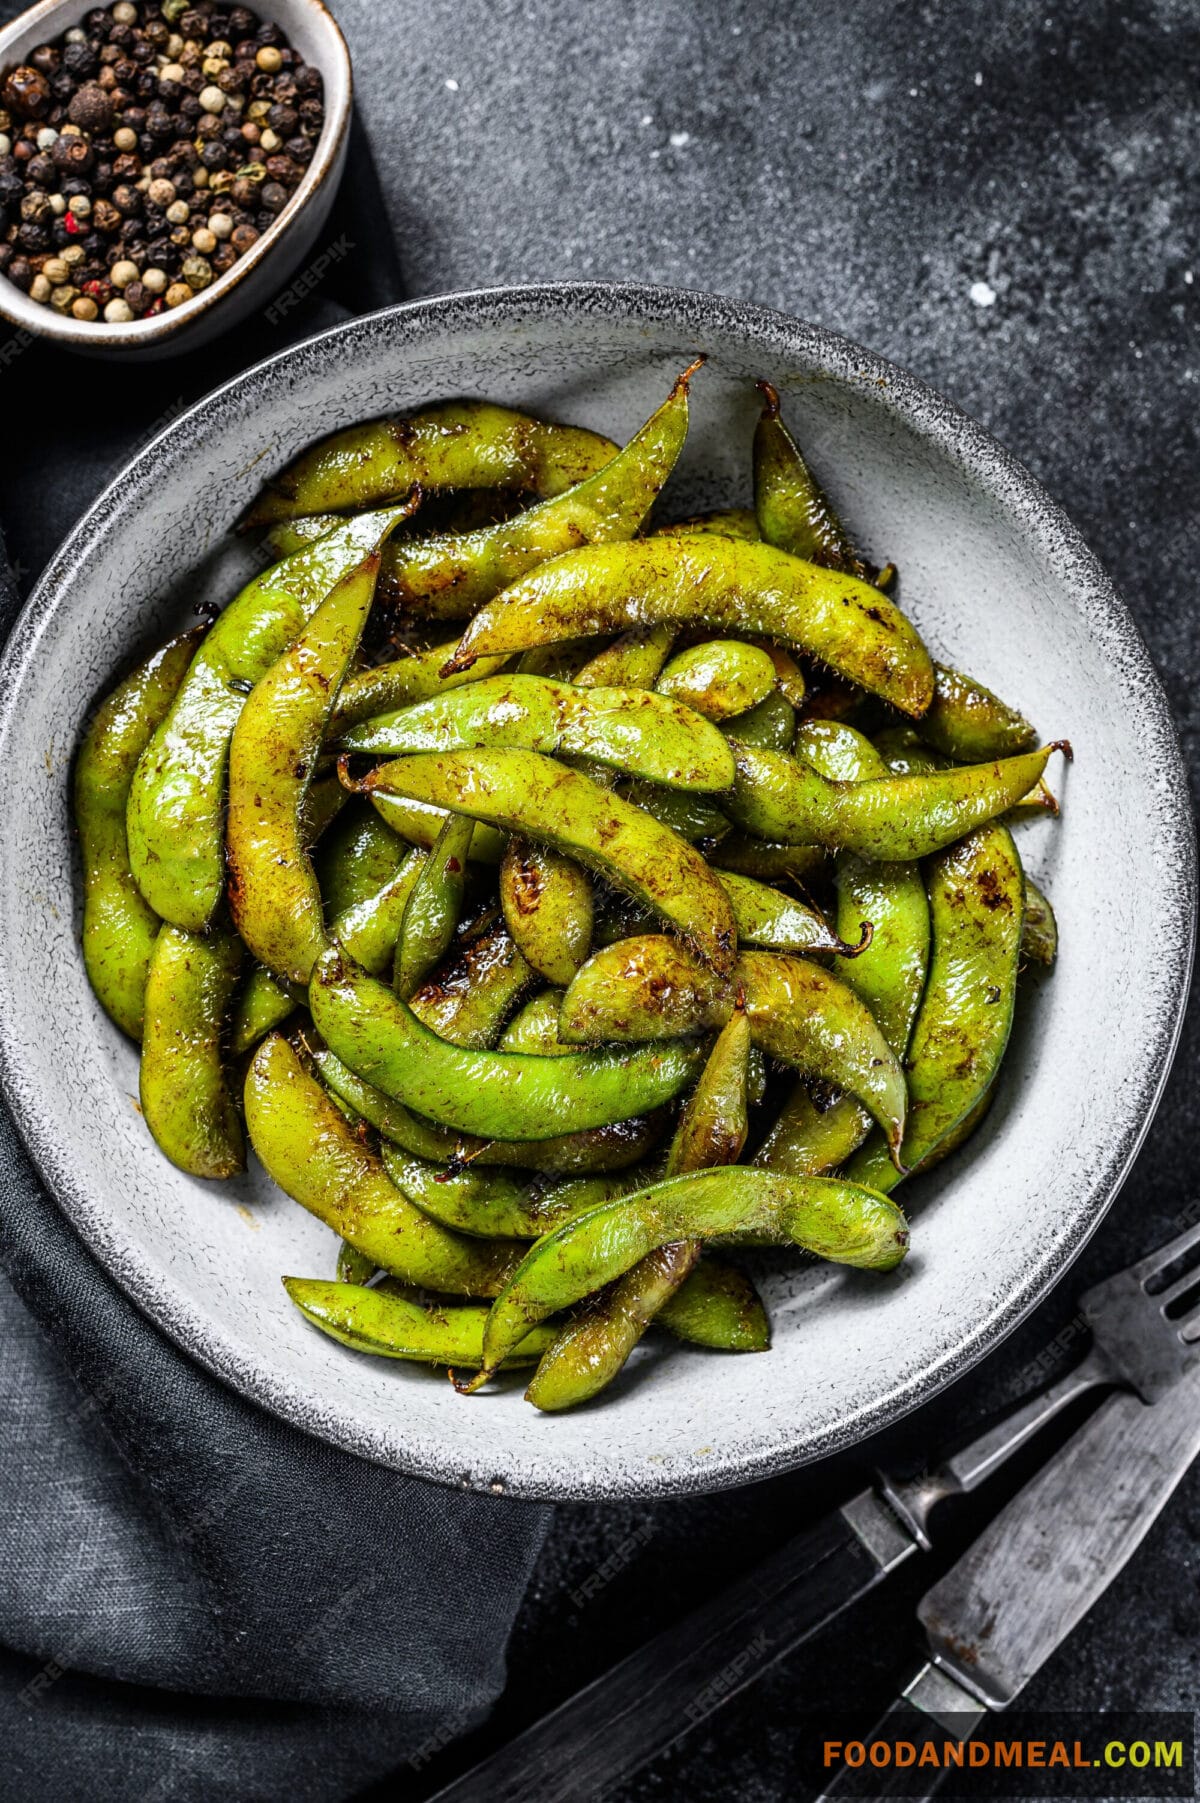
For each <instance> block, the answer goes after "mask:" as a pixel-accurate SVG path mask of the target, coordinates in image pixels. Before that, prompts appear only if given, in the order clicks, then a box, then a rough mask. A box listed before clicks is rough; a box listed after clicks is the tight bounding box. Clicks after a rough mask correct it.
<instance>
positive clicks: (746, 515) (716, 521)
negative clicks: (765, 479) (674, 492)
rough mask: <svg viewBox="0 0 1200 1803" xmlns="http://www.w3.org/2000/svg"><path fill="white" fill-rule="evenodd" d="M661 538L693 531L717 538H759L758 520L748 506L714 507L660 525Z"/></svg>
mask: <svg viewBox="0 0 1200 1803" xmlns="http://www.w3.org/2000/svg"><path fill="white" fill-rule="evenodd" d="M658 530H659V533H660V535H661V536H662V537H663V538H680V537H683V536H688V535H691V534H693V533H697V532H699V533H701V534H703V533H716V535H717V537H718V538H746V539H756V538H761V537H762V534H761V533H760V532H759V530H758V521H757V520H756V519H755V517H754V512H753V509H751V508H749V507H715V508H712V509H711V510H710V511H709V512H708V513H694V514H692V515H691V516H690V517H689V518H688V519H685V520H673V521H672V522H671V524H670V525H669V526H660V527H659V529H658Z"/></svg>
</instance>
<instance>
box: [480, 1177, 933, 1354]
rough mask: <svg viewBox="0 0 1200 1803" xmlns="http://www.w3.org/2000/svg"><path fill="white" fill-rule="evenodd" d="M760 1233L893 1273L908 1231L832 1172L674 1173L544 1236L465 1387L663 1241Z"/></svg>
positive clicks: (502, 1299)
mask: <svg viewBox="0 0 1200 1803" xmlns="http://www.w3.org/2000/svg"><path fill="white" fill-rule="evenodd" d="M739 1237H753V1238H754V1239H755V1240H759V1241H762V1240H767V1241H770V1242H772V1243H778V1244H780V1245H786V1244H789V1243H790V1244H792V1245H797V1246H802V1247H804V1248H805V1249H806V1250H808V1251H810V1252H815V1253H816V1254H817V1255H818V1256H819V1257H822V1258H828V1259H832V1260H835V1261H836V1262H838V1263H842V1264H849V1265H855V1266H857V1267H859V1268H860V1269H868V1270H879V1271H888V1270H891V1269H892V1268H893V1267H894V1266H895V1265H897V1264H898V1263H899V1262H900V1260H901V1259H902V1258H903V1257H904V1254H905V1252H906V1250H907V1248H908V1229H907V1227H906V1225H905V1222H904V1216H903V1215H902V1214H901V1213H900V1211H899V1209H897V1208H896V1206H895V1204H894V1203H892V1202H890V1201H888V1200H887V1198H886V1197H884V1196H881V1195H876V1194H874V1193H873V1192H872V1191H870V1190H868V1189H863V1188H861V1187H858V1186H856V1185H854V1184H850V1183H838V1182H834V1181H833V1180H831V1179H829V1178H823V1177H813V1178H795V1177H778V1176H776V1175H774V1173H772V1172H770V1171H755V1170H750V1169H748V1168H746V1167H744V1166H735V1167H734V1168H732V1169H730V1170H721V1171H701V1172H698V1173H694V1174H691V1175H688V1176H683V1177H672V1178H670V1179H668V1180H667V1181H666V1182H664V1183H658V1184H655V1185H653V1186H652V1187H651V1188H650V1189H646V1190H642V1191H640V1192H638V1193H637V1194H635V1195H633V1196H626V1197H623V1198H621V1199H620V1200H619V1201H615V1202H609V1203H605V1204H603V1205H602V1206H601V1207H599V1208H593V1209H591V1210H589V1212H588V1213H587V1214H585V1215H580V1216H578V1217H577V1218H576V1219H575V1220H574V1221H568V1222H567V1223H566V1225H565V1226H563V1227H560V1228H558V1229H557V1230H556V1231H555V1232H554V1233H550V1234H547V1235H546V1236H545V1237H544V1238H543V1239H540V1240H538V1241H537V1242H536V1244H535V1245H534V1246H533V1247H531V1249H530V1250H529V1252H528V1253H526V1255H525V1257H524V1259H523V1260H522V1261H521V1264H520V1266H519V1267H518V1269H517V1271H516V1272H515V1273H514V1275H513V1277H512V1279H511V1280H510V1282H509V1283H508V1284H507V1285H506V1287H505V1288H504V1290H503V1291H502V1292H501V1294H500V1295H499V1296H498V1297H497V1298H496V1301H495V1303H494V1304H493V1306H492V1310H491V1313H490V1314H489V1317H488V1323H487V1327H486V1329H485V1332H484V1362H483V1365H482V1367H481V1369H480V1371H479V1374H478V1376H477V1377H475V1378H474V1379H472V1380H471V1382H470V1383H469V1384H466V1385H463V1386H462V1388H464V1389H466V1390H474V1389H477V1388H478V1387H479V1385H480V1384H481V1383H484V1382H486V1380H487V1378H488V1377H489V1376H490V1375H491V1373H492V1372H493V1371H494V1370H496V1369H497V1367H498V1366H499V1364H500V1363H501V1361H502V1360H503V1359H504V1358H505V1357H506V1356H507V1355H508V1353H509V1351H510V1350H511V1348H512V1347H513V1346H514V1345H519V1344H520V1342H521V1340H522V1339H524V1337H525V1335H526V1334H527V1333H528V1332H529V1330H530V1329H531V1328H532V1327H534V1326H536V1325H537V1323H538V1322H540V1321H544V1320H545V1319H546V1318H547V1316H549V1315H552V1314H555V1313H557V1312H558V1310H560V1309H563V1308H569V1307H570V1306H571V1305H572V1304H573V1303H575V1302H578V1301H579V1300H580V1299H581V1298H582V1297H584V1296H586V1295H590V1294H591V1293H592V1292H593V1291H594V1290H596V1289H598V1288H600V1287H601V1286H602V1285H603V1284H605V1283H608V1282H611V1281H612V1280H613V1279H614V1278H617V1277H620V1276H622V1275H623V1274H624V1272H626V1271H628V1270H629V1269H630V1267H631V1266H632V1265H635V1264H637V1263H638V1262H639V1260H641V1259H643V1258H645V1257H647V1256H648V1254H649V1253H651V1252H653V1251H655V1250H656V1249H657V1248H658V1247H660V1246H666V1245H670V1244H672V1243H673V1242H675V1241H677V1240H688V1239H700V1240H708V1239H717V1238H721V1239H737V1238H739Z"/></svg>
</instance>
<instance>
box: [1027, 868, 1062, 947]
mask: <svg viewBox="0 0 1200 1803" xmlns="http://www.w3.org/2000/svg"><path fill="white" fill-rule="evenodd" d="M1021 956H1022V957H1023V958H1025V959H1028V960H1032V962H1033V963H1035V964H1044V965H1046V966H1047V968H1048V967H1049V966H1050V965H1051V964H1053V963H1054V960H1055V959H1056V958H1057V956H1058V921H1057V920H1056V919H1055V917H1054V909H1053V908H1052V907H1051V905H1050V901H1049V898H1048V896H1046V895H1044V894H1043V892H1042V891H1041V890H1040V889H1039V888H1038V886H1037V884H1036V883H1035V882H1034V880H1033V878H1032V877H1031V876H1030V875H1029V874H1028V872H1026V875H1025V921H1024V926H1023V928H1022V932H1021Z"/></svg>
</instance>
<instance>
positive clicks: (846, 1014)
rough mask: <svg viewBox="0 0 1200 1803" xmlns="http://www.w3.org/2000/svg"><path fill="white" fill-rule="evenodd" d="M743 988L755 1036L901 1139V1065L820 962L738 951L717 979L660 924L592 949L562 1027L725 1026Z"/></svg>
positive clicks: (624, 1032)
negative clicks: (729, 969) (728, 973)
mask: <svg viewBox="0 0 1200 1803" xmlns="http://www.w3.org/2000/svg"><path fill="white" fill-rule="evenodd" d="M739 992H740V993H741V995H742V996H743V998H744V1002H745V1008H746V1013H747V1015H748V1017H749V1020H750V1028H751V1033H752V1035H753V1038H754V1041H755V1044H756V1045H758V1046H759V1047H760V1049H761V1050H762V1051H764V1052H766V1053H767V1055H768V1056H769V1057H772V1058H778V1059H779V1060H780V1061H781V1062H782V1063H784V1064H790V1065H792V1066H793V1067H794V1068H795V1069H797V1070H799V1071H802V1072H803V1073H804V1074H805V1075H806V1076H810V1077H819V1078H820V1079H821V1080H822V1081H824V1082H826V1083H830V1084H833V1085H834V1086H836V1087H837V1088H839V1089H844V1090H847V1091H849V1093H850V1094H851V1095H853V1096H856V1097H857V1098H858V1100H859V1101H860V1102H862V1103H863V1105H864V1106H865V1107H866V1108H867V1109H868V1110H869V1111H870V1113H871V1114H872V1116H873V1117H874V1118H875V1119H876V1120H877V1121H878V1122H879V1124H880V1126H881V1127H883V1128H884V1130H885V1132H886V1133H887V1136H888V1140H889V1143H890V1144H892V1145H898V1144H899V1139H900V1133H901V1131H902V1128H903V1123H904V1116H905V1102H906V1098H905V1085H904V1073H903V1071H902V1070H901V1068H900V1065H899V1062H898V1061H897V1058H896V1056H895V1053H894V1052H893V1051H892V1049H891V1048H890V1046H889V1045H888V1043H887V1041H886V1040H885V1039H884V1037H883V1034H882V1033H881V1032H880V1029H879V1027H878V1025H877V1024H876V1022H875V1019H874V1017H873V1016H872V1015H871V1013H870V1011H869V1010H868V1009H867V1008H866V1007H865V1006H864V1005H863V1003H862V1002H861V1001H860V1000H859V999H858V997H857V996H856V995H855V994H854V992H853V991H852V990H850V989H848V988H847V987H846V985H845V983H843V982H841V981H840V980H839V979H838V978H837V977H835V976H832V975H831V974H830V973H829V972H828V971H825V970H822V969H821V968H820V966H819V965H816V964H810V963H808V962H807V961H806V960H805V959H802V958H792V957H787V956H784V955H783V954H781V953H777V952H754V951H747V952H743V953H742V955H741V957H739V959H738V961H737V964H736V965H735V966H734V971H733V975H732V978H730V979H726V980H724V981H722V980H721V979H719V978H717V977H716V976H714V974H713V973H712V972H711V971H709V970H706V969H705V968H704V966H703V965H701V964H699V963H698V962H697V961H696V960H695V959H694V958H690V957H689V956H688V954H687V953H686V952H685V951H684V950H683V949H682V948H681V947H680V946H678V945H677V944H676V943H675V941H674V940H671V939H668V938H666V937H665V936H662V935H657V934H646V935H644V936H642V937H641V938H636V939H628V940H624V941H621V942H619V943H618V944H616V945H610V946H605V947H604V948H603V949H602V950H601V951H598V952H594V953H593V954H592V956H591V957H590V958H589V959H588V961H587V963H586V964H585V965H584V966H583V969H582V970H581V971H580V972H579V974H578V976H576V978H575V979H574V981H573V982H572V983H571V985H570V987H569V988H568V990H567V993H566V995H565V996H564V997H563V1003H562V1008H561V1010H560V1013H559V1033H560V1035H561V1037H562V1038H563V1039H565V1040H568V1041H570V1042H571V1043H573V1044H602V1043H605V1042H613V1041H615V1042H617V1043H627V1044H632V1043H641V1042H645V1041H655V1040H658V1039H666V1040H669V1041H674V1040H677V1038H678V1037H679V1036H680V1035H683V1034H688V1033H702V1032H709V1031H712V1030H714V1029H718V1028H720V1027H722V1026H724V1024H725V1022H726V1021H727V1020H728V1019H729V1017H730V1014H731V1013H732V1012H733V1008H734V1004H735V1000H736V998H737V995H738V994H739Z"/></svg>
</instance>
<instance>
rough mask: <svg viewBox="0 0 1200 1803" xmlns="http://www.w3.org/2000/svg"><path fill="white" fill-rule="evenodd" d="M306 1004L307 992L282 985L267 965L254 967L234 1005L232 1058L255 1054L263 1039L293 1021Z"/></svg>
mask: <svg viewBox="0 0 1200 1803" xmlns="http://www.w3.org/2000/svg"><path fill="white" fill-rule="evenodd" d="M303 1001H304V991H303V989H297V988H296V986H295V985H294V984H292V983H281V982H280V981H279V979H278V977H276V976H273V975H272V973H271V972H270V971H269V970H268V969H267V968H266V966H265V965H262V964H256V965H254V967H253V968H252V969H251V971H250V974H249V976H248V977H247V978H246V981H245V983H244V984H243V985H242V988H241V992H240V994H239V995H238V998H237V1001H236V1002H235V1004H234V1009H233V1025H232V1026H231V1028H230V1031H229V1051H230V1055H231V1056H232V1057H233V1058H235V1059H236V1058H241V1057H244V1056H245V1054H246V1053H247V1052H250V1051H253V1049H254V1047H255V1046H256V1045H257V1044H258V1042H259V1040H260V1039H265V1038H266V1036H267V1034H268V1033H271V1032H273V1031H274V1029H275V1028H276V1027H281V1026H282V1025H283V1023H284V1021H285V1020H290V1019H291V1017H292V1015H293V1014H294V1013H295V1012H296V1009H297V1008H299V1007H300V1005H301V1003H302V1002H303Z"/></svg>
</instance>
